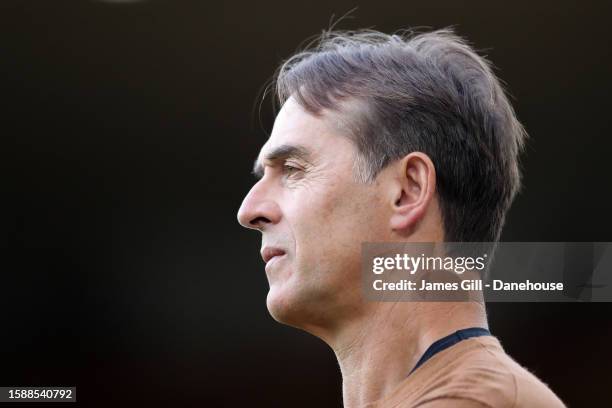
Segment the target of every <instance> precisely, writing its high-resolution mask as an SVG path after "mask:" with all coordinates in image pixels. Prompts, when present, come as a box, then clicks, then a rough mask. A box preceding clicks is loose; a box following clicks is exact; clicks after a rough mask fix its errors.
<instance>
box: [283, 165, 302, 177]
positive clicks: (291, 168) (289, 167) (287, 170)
mask: <svg viewBox="0 0 612 408" xmlns="http://www.w3.org/2000/svg"><path fill="white" fill-rule="evenodd" d="M300 170H301V169H300V168H298V167H295V166H292V165H290V164H287V163H285V164H283V173H285V174H287V175H288V176H290V175H292V174H295V173H296V172H298V171H300Z"/></svg>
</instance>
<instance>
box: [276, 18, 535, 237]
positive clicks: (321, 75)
mask: <svg viewBox="0 0 612 408" xmlns="http://www.w3.org/2000/svg"><path fill="white" fill-rule="evenodd" d="M274 85H275V87H276V96H277V98H278V102H279V103H280V105H281V106H282V104H284V103H285V101H286V100H287V99H288V98H289V97H291V96H293V97H294V98H295V99H296V101H297V102H298V103H299V104H300V105H301V106H302V107H303V108H304V109H306V110H307V111H309V112H311V113H313V114H315V115H320V114H321V113H322V111H323V110H328V111H331V112H335V113H338V114H339V115H338V116H339V117H344V118H345V120H346V124H347V126H348V128H349V131H348V132H347V133H348V136H349V137H350V138H351V139H352V140H353V141H354V143H355V144H356V146H357V149H358V152H359V155H358V156H359V158H358V159H359V160H358V161H357V163H358V165H357V167H358V169H357V170H358V177H360V178H361V180H362V181H363V182H371V181H373V180H374V179H375V178H376V176H377V175H378V173H379V172H380V171H381V170H382V169H383V168H385V166H387V165H388V164H389V163H391V162H393V161H395V160H398V159H400V158H402V157H404V156H405V155H407V154H408V153H410V152H413V151H421V152H423V153H425V154H427V155H428V156H429V157H430V158H431V160H432V162H433V163H434V166H435V168H436V174H437V181H436V183H437V184H436V189H437V193H438V197H439V201H440V204H441V212H442V218H443V222H444V232H445V241H448V242H451V241H454V242H469V241H483V242H484V241H497V240H498V239H499V236H500V234H501V229H502V227H503V224H504V220H505V214H506V212H507V210H508V208H509V207H510V204H511V203H512V200H513V199H514V196H515V195H516V193H517V191H518V190H519V188H520V184H521V174H520V169H519V162H518V156H519V153H520V152H521V150H522V148H523V145H524V141H525V139H526V137H527V134H526V132H525V130H524V128H523V126H522V125H521V124H520V123H519V121H518V120H517V118H516V115H515V113H514V110H513V109H512V106H511V105H510V103H509V101H508V98H507V97H506V95H505V93H504V90H503V88H502V86H501V84H500V81H499V80H498V79H497V78H496V76H495V74H494V73H493V71H492V67H491V64H490V63H489V62H488V61H487V60H486V59H485V58H483V57H481V56H479V55H478V54H477V53H476V52H475V51H474V50H473V49H472V48H471V47H470V46H469V45H468V43H467V42H466V41H465V40H464V39H462V38H461V37H459V36H457V35H456V34H455V33H454V32H453V30H452V29H442V30H436V31H432V32H426V33H413V32H411V31H402V32H399V33H396V34H393V35H389V34H384V33H381V32H378V31H373V30H359V31H326V32H324V33H323V35H321V36H319V37H318V38H317V39H316V40H315V42H313V43H311V44H310V45H309V46H308V47H307V48H306V50H304V51H301V52H299V53H297V54H295V55H294V56H292V57H291V58H289V59H288V60H287V61H285V62H284V63H283V64H282V65H281V66H280V68H279V69H278V71H277V73H276V75H275V78H274Z"/></svg>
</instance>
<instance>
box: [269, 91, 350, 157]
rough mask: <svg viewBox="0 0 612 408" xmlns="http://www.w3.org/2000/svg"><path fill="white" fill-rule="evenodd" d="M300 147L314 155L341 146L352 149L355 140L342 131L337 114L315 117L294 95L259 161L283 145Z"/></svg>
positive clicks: (335, 149)
mask: <svg viewBox="0 0 612 408" xmlns="http://www.w3.org/2000/svg"><path fill="white" fill-rule="evenodd" d="M284 145H288V146H297V147H302V148H305V149H306V150H308V151H309V152H310V153H311V154H316V155H321V154H325V152H329V153H333V152H334V151H335V152H336V153H338V150H337V149H342V150H347V149H348V150H351V151H352V149H353V145H352V142H350V140H349V139H348V138H347V137H346V136H345V134H344V132H342V126H341V125H340V121H339V120H338V119H337V115H334V114H330V113H325V114H323V115H321V116H315V115H313V114H311V113H309V112H307V111H305V110H304V109H303V108H302V107H301V106H300V105H299V104H298V103H297V102H296V101H295V99H294V98H289V99H288V100H287V101H286V102H285V104H284V105H283V107H282V109H281V110H280V112H279V113H278V115H277V117H276V120H275V121H274V127H273V129H272V134H271V135H270V138H269V139H268V141H267V142H266V144H265V145H264V146H263V147H262V149H261V152H260V155H259V159H258V162H261V160H263V159H265V157H266V155H267V154H268V153H269V152H272V151H273V150H275V149H276V148H278V147H279V146H284Z"/></svg>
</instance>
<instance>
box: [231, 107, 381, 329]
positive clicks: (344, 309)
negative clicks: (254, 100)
mask: <svg viewBox="0 0 612 408" xmlns="http://www.w3.org/2000/svg"><path fill="white" fill-rule="evenodd" d="M332 123H333V122H332V121H331V120H330V117H329V115H324V116H323V117H316V116H313V115H311V114H309V113H307V112H306V111H305V110H303V109H302V108H301V107H300V106H299V105H298V104H297V102H295V101H294V99H293V98H290V99H289V100H288V101H287V102H286V103H285V104H284V106H283V108H282V109H281V111H280V112H279V114H278V116H277V118H276V121H275V123H274V128H273V130H272V135H271V136H270V138H269V140H268V141H267V142H266V144H265V145H264V146H263V148H262V149H261V152H260V155H259V158H258V159H257V163H256V173H260V175H262V178H261V179H260V180H259V181H258V182H257V183H256V184H255V185H254V186H253V188H252V189H251V191H250V192H249V193H248V195H247V196H246V197H245V199H244V201H243V203H242V206H241V207H240V210H239V211H238V220H239V222H240V224H241V225H243V226H244V227H247V228H253V229H257V230H259V231H261V233H262V245H261V247H262V256H263V258H264V261H267V263H266V267H265V271H266V276H267V277H268V281H269V284H270V291H269V293H268V297H267V306H268V310H269V311H270V313H271V314H272V316H273V317H274V318H275V319H276V320H278V321H280V322H283V323H286V324H290V325H293V326H297V327H301V328H304V329H307V330H308V329H309V328H312V329H314V328H316V327H320V326H323V325H329V324H330V323H333V322H335V321H338V320H339V319H343V318H350V315H352V314H355V313H359V308H360V305H361V304H362V303H363V302H362V300H361V286H360V285H361V278H360V259H361V243H362V242H365V241H376V240H383V239H384V237H385V234H386V228H387V227H388V222H386V221H385V217H386V215H387V213H386V211H385V205H384V203H385V202H384V199H383V198H382V197H381V196H384V195H383V194H380V191H379V190H380V187H379V183H378V181H375V182H373V183H371V184H363V183H360V182H358V181H355V177H354V172H353V166H354V162H355V159H356V155H357V150H356V147H355V146H354V144H353V142H352V141H350V140H349V139H348V138H347V137H346V136H345V135H343V134H341V131H340V130H339V129H338V128H337V127H336V126H334V125H333V124H332ZM377 180H378V179H377ZM387 219H388V218H387Z"/></svg>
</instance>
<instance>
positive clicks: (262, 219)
mask: <svg viewBox="0 0 612 408" xmlns="http://www.w3.org/2000/svg"><path fill="white" fill-rule="evenodd" d="M269 222H270V220H269V219H267V218H266V217H256V218H254V219H252V220H251V222H250V224H251V225H253V226H255V227H256V226H257V225H259V224H260V223H264V224H267V223H269Z"/></svg>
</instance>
